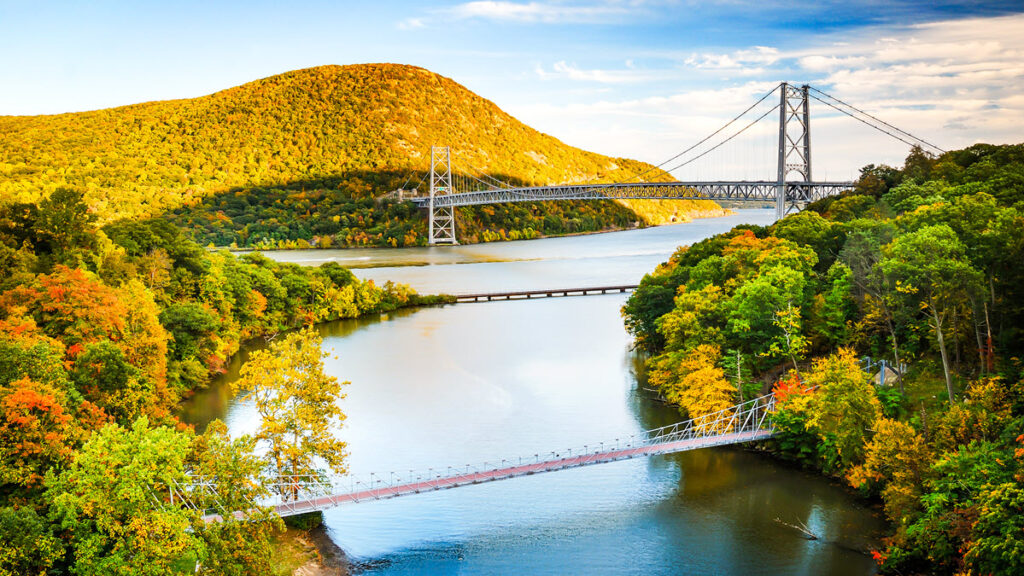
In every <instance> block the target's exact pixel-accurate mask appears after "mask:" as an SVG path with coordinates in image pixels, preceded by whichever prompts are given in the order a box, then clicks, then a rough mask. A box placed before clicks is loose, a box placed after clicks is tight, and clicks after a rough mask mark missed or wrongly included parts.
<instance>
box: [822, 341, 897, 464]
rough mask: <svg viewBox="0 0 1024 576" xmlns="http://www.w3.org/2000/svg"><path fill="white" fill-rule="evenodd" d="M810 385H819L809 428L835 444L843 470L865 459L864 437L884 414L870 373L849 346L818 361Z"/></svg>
mask: <svg viewBox="0 0 1024 576" xmlns="http://www.w3.org/2000/svg"><path fill="white" fill-rule="evenodd" d="M806 383H807V386H810V387H815V386H816V387H818V390H817V391H816V393H815V394H814V398H813V408H812V409H811V410H810V418H809V420H808V428H809V429H811V430H814V431H815V432H817V434H818V435H819V437H821V439H822V440H825V441H829V442H831V443H833V444H834V445H835V447H836V452H837V455H838V457H839V462H840V464H841V465H842V468H843V469H849V468H850V467H851V466H852V465H854V464H855V463H858V462H860V461H862V459H863V455H864V444H865V442H864V440H865V438H867V437H868V434H869V431H870V430H871V429H872V427H873V426H874V425H875V422H876V421H877V420H878V419H879V418H880V417H881V414H882V407H881V405H880V404H879V402H878V398H877V397H876V396H875V392H874V390H872V389H871V383H870V382H869V380H868V375H867V374H866V373H865V372H864V371H863V370H861V368H860V363H859V362H858V361H857V357H856V355H854V353H853V351H852V350H850V349H848V348H840V349H839V351H838V352H836V353H835V354H832V355H831V356H827V357H825V358H822V359H820V360H817V361H815V363H814V366H813V368H812V369H811V372H810V373H809V374H808V375H807V381H806Z"/></svg>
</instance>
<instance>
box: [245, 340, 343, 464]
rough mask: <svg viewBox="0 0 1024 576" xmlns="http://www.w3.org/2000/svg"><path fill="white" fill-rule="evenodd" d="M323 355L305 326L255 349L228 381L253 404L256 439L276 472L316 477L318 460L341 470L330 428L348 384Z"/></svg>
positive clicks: (339, 415)
mask: <svg viewBox="0 0 1024 576" xmlns="http://www.w3.org/2000/svg"><path fill="white" fill-rule="evenodd" d="M328 356H329V354H328V353H327V352H325V351H324V350H323V339H322V338H321V337H320V336H319V335H318V334H317V332H316V331H315V330H314V329H313V328H304V329H302V330H300V331H297V332H293V333H291V334H288V335H287V336H284V337H283V338H282V339H281V340H279V341H277V342H274V343H272V344H271V345H270V346H269V347H268V348H267V349H265V350H260V351H257V352H254V353H253V355H252V356H250V357H249V361H248V362H246V364H245V365H244V366H243V367H242V371H241V377H240V378H239V379H238V380H237V381H235V382H233V383H232V385H231V387H232V390H234V391H235V392H236V393H244V394H245V398H246V399H248V400H250V401H251V402H253V404H254V405H255V406H256V410H257V412H259V414H260V417H261V422H260V427H259V430H258V432H257V433H256V438H257V439H258V440H259V442H261V443H262V444H263V445H265V446H266V449H267V456H268V459H269V463H270V465H271V466H272V467H273V469H274V471H275V472H276V473H277V475H278V476H317V475H320V474H322V473H323V470H322V469H321V467H320V465H319V463H320V462H324V463H326V464H327V466H328V467H330V469H331V470H333V471H335V472H336V473H342V472H344V470H345V456H346V453H345V443H344V442H342V441H341V440H338V439H337V438H336V437H335V436H334V433H333V430H334V429H337V428H339V427H340V426H341V423H342V422H343V421H344V419H345V414H344V412H342V411H341V408H340V407H339V406H338V404H337V402H338V400H340V399H341V398H344V395H342V394H341V386H343V385H344V384H348V383H347V382H345V383H344V384H343V383H339V382H338V379H337V378H335V377H334V376H330V375H328V374H326V373H325V372H324V363H323V360H324V358H326V357H328Z"/></svg>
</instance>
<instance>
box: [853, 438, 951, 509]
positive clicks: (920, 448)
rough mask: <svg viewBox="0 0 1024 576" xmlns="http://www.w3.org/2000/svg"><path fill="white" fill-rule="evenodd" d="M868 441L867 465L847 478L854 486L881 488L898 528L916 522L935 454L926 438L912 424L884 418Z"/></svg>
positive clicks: (864, 463)
mask: <svg viewBox="0 0 1024 576" xmlns="http://www.w3.org/2000/svg"><path fill="white" fill-rule="evenodd" d="M874 430H875V433H874V436H872V438H871V441H870V442H868V444H867V447H866V449H865V454H864V462H863V463H861V464H859V465H857V466H856V467H854V468H853V469H852V470H851V471H850V473H849V474H848V475H847V480H848V481H849V482H850V485H852V486H853V487H855V488H856V487H867V488H873V489H879V490H880V492H881V496H882V500H883V502H885V512H886V515H887V516H889V519H890V520H892V521H893V522H894V523H896V524H897V525H904V526H905V525H906V523H907V522H908V521H910V520H912V519H913V517H912V516H911V513H912V511H914V510H917V509H918V508H919V507H920V498H921V492H922V490H923V485H924V479H925V475H926V474H927V471H928V465H929V463H930V462H931V455H930V453H929V450H928V446H927V445H926V444H925V441H924V438H922V437H921V435H920V434H918V433H917V431H916V430H914V429H913V428H912V427H911V426H910V425H908V424H906V423H904V422H900V421H898V420H892V419H890V418H880V419H879V420H878V421H877V422H876V423H875V426H874Z"/></svg>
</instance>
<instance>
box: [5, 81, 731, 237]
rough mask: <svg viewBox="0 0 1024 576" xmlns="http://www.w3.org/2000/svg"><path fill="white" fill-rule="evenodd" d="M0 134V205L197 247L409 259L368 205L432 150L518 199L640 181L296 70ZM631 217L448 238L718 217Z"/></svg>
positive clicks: (498, 119)
mask: <svg viewBox="0 0 1024 576" xmlns="http://www.w3.org/2000/svg"><path fill="white" fill-rule="evenodd" d="M0 132H2V133H3V134H4V138H3V139H2V140H0V198H2V201H3V202H7V203H11V202H37V201H39V200H40V199H41V198H44V197H46V196H47V195H49V194H50V193H52V192H53V191H54V190H56V189H57V188H62V187H63V188H73V189H76V190H80V191H82V192H83V193H84V194H85V200H86V203H87V204H88V205H89V206H90V208H91V209H92V210H93V211H94V212H95V213H96V214H97V215H98V216H99V218H100V222H101V223H106V222H111V221H114V220H117V219H119V218H123V217H132V218H137V217H152V216H157V215H160V214H164V213H166V212H168V211H174V213H175V215H176V216H175V219H176V221H177V222H178V223H180V224H183V225H184V226H185V227H186V229H191V230H192V231H193V232H194V233H195V235H196V237H197V239H198V240H200V241H202V242H203V243H208V242H213V243H215V244H221V245H225V244H230V243H231V242H237V243H239V244H241V245H262V246H264V247H277V246H279V245H284V244H287V242H286V241H292V242H293V243H294V242H297V241H300V240H301V241H303V242H306V243H316V242H317V241H319V240H321V239H322V238H326V237H328V236H329V237H330V238H331V239H330V240H328V242H334V243H341V244H354V245H365V244H369V245H373V244H381V245H383V244H392V245H404V244H415V243H421V242H422V238H423V235H424V233H423V230H424V224H423V222H424V219H423V217H422V215H421V214H419V213H418V212H417V211H415V210H413V209H412V208H411V206H409V205H408V204H405V205H403V204H400V203H397V202H374V201H373V199H374V198H377V197H379V196H381V195H382V194H384V193H386V192H388V191H391V190H394V189H396V188H398V187H400V186H402V185H403V184H405V183H406V182H407V181H409V176H410V175H411V174H414V173H418V174H419V175H420V176H422V175H423V174H424V173H425V172H426V171H427V170H428V169H429V153H430V147H431V146H432V145H447V146H450V147H451V149H452V151H453V154H454V156H453V163H454V165H455V168H456V170H457V171H458V170H460V169H461V170H462V171H463V172H465V173H467V174H473V175H476V176H479V175H478V174H476V173H474V172H473V171H472V169H471V167H472V168H473V169H479V170H484V171H486V172H487V173H489V174H491V175H494V176H497V177H499V178H503V179H506V180H509V181H511V182H514V183H521V184H547V183H558V182H586V181H601V180H603V181H619V180H624V179H627V178H629V177H630V176H632V175H633V173H634V172H635V171H644V170H647V169H649V168H651V167H650V166H648V165H646V164H642V163H639V162H635V161H630V160H624V159H613V158H609V157H606V156H601V155H599V154H594V153H590V152H586V151H583V150H580V149H577V148H573V147H571V146H566V145H565V144H563V143H561V142H559V141H558V140H557V139H555V138H552V137H551V136H548V135H546V134H542V133H540V132H538V131H536V130H533V129H532V128H530V127H528V126H526V125H524V124H522V123H520V122H518V121H517V120H516V119H514V118H512V117H511V116H509V115H508V114H506V113H504V112H502V111H501V110H500V109H499V108H498V107H497V106H495V105H494V104H493V103H492V102H490V101H488V100H485V99H483V98H481V97H479V96H477V95H476V94H474V93H472V92H470V91H469V90H467V89H466V88H465V87H463V86H461V85H459V84H457V83H456V82H454V81H452V80H450V79H448V78H445V77H443V76H439V75H437V74H434V73H431V72H429V71H427V70H424V69H421V68H416V67H412V66H403V65H395V64H366V65H353V66H323V67H318V68H310V69H306V70H297V71H294V72H289V73H286V74H281V75H278V76H273V77H270V78H265V79H263V80H258V81H255V82H251V83H248V84H245V85H243V86H238V87H235V88H230V89H228V90H224V91H221V92H217V93H215V94H212V95H209V96H204V97H200V98H192V99H187V100H171V101H164V102H149V103H144V104H136V105H132V106H124V107H120V108H112V109H107V110H97V111H92V112H83V113H73V114H60V115H53V116H20V117H18V116H0ZM653 173H654V174H658V175H659V177H662V178H667V175H666V174H664V173H659V172H657V171H655V172H653ZM418 181H419V178H416V177H414V178H413V179H412V180H411V183H416V182H418ZM632 206H633V208H629V207H627V206H626V205H625V204H619V203H589V204H582V203H564V202H563V203H554V204H549V205H545V206H543V207H541V206H539V205H520V206H514V207H501V208H476V209H467V210H464V211H462V213H461V219H460V235H461V236H462V237H463V238H464V239H467V240H473V239H478V240H485V239H497V238H500V237H502V236H504V237H509V236H511V237H532V236H536V235H538V234H557V233H567V232H581V231H591V230H600V229H603V228H607V227H613V226H614V227H624V226H631V225H633V224H634V223H636V222H640V223H641V224H642V223H660V222H662V221H667V220H669V219H671V217H672V216H673V214H674V215H675V216H676V217H677V218H680V219H683V218H685V217H686V213H687V212H689V211H691V210H714V209H717V206H716V205H715V204H714V203H711V202H698V203H692V202H680V203H671V204H661V205H658V206H657V207H655V206H653V205H651V204H640V203H633V205H632ZM485 229H488V230H490V233H489V234H488V235H485V233H484V230H485Z"/></svg>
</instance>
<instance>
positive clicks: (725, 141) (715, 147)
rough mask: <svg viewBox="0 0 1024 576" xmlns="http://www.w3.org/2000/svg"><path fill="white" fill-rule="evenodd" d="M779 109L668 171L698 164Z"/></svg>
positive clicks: (775, 107)
mask: <svg viewBox="0 0 1024 576" xmlns="http://www.w3.org/2000/svg"><path fill="white" fill-rule="evenodd" d="M778 109H779V105H778V104H776V105H775V106H773V107H772V108H771V110H768V111H767V112H765V113H764V114H762V115H761V116H760V117H758V118H757V120H754V121H753V122H751V123H750V124H747V125H746V126H744V127H743V128H741V129H740V130H739V132H736V133H735V134H733V135H732V136H729V137H728V138H726V139H725V140H722V141H721V142H719V143H718V144H715V145H714V146H712V147H711V148H708V149H707V150H705V151H703V152H701V153H700V154H698V155H697V156H694V157H693V158H690V159H689V160H687V161H686V162H683V163H682V164H677V165H676V166H674V167H673V168H670V169H668V170H667V171H668V172H671V171H673V170H678V169H680V168H682V167H683V166H687V165H689V164H692V163H694V162H696V161H697V160H700V159H701V158H703V157H704V156H707V155H708V154H710V153H711V152H714V151H715V150H717V149H718V148H719V147H721V146H722V145H723V144H726V143H728V142H729V141H730V140H732V139H733V138H735V137H737V136H739V135H740V134H743V133H744V132H746V131H747V129H749V128H750V127H751V126H753V125H754V124H757V123H758V122H760V121H761V120H764V119H765V117H766V116H768V115H769V114H771V113H772V112H775V111H776V110H778Z"/></svg>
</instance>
